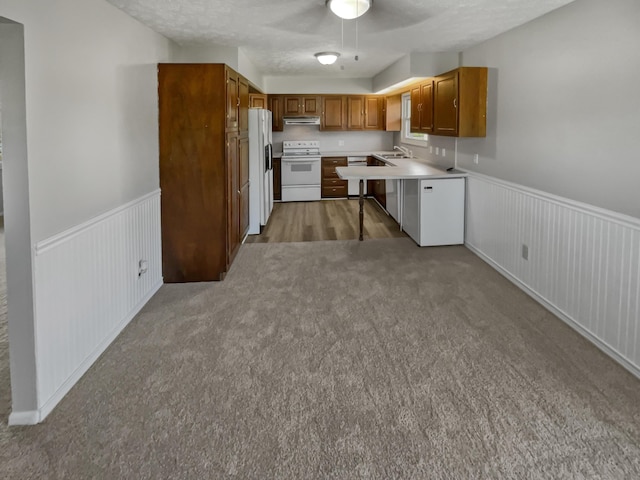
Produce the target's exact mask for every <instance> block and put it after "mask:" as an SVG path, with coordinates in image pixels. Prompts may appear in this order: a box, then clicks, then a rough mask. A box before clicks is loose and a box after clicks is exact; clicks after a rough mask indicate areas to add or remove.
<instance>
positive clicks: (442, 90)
mask: <svg viewBox="0 0 640 480" xmlns="http://www.w3.org/2000/svg"><path fill="white" fill-rule="evenodd" d="M433 97H434V103H433V123H434V132H433V133H434V134H435V135H447V136H456V137H484V136H486V134H487V68H486V67H460V68H457V69H456V70H453V71H451V72H447V73H445V74H442V75H438V76H437V77H435V78H434V94H433Z"/></svg>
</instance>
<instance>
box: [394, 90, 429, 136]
mask: <svg viewBox="0 0 640 480" xmlns="http://www.w3.org/2000/svg"><path fill="white" fill-rule="evenodd" d="M401 108H402V113H401V119H402V122H401V126H400V137H401V141H402V143H408V144H409V145H415V146H418V147H426V146H427V143H428V141H429V135H427V134H426V133H411V93H410V92H406V93H403V94H402V97H401Z"/></svg>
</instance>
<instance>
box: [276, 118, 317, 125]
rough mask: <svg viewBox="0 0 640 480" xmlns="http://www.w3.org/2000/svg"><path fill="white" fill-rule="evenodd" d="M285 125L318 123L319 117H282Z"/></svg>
mask: <svg viewBox="0 0 640 480" xmlns="http://www.w3.org/2000/svg"><path fill="white" fill-rule="evenodd" d="M282 121H283V122H284V124H285V125H320V117H313V116H307V117H282Z"/></svg>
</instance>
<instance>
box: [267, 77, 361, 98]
mask: <svg viewBox="0 0 640 480" xmlns="http://www.w3.org/2000/svg"><path fill="white" fill-rule="evenodd" d="M264 88H265V92H267V93H325V94H331V93H344V94H367V93H373V85H372V80H371V79H370V78H330V77H286V76H282V77H278V76H265V77H264Z"/></svg>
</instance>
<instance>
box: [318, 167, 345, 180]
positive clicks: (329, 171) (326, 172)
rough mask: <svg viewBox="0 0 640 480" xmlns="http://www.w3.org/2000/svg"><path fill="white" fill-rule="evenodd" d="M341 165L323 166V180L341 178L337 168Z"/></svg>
mask: <svg viewBox="0 0 640 480" xmlns="http://www.w3.org/2000/svg"><path fill="white" fill-rule="evenodd" d="M340 166H341V165H322V179H323V180H325V179H329V178H340V177H339V176H338V174H337V173H336V167H340Z"/></svg>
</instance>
